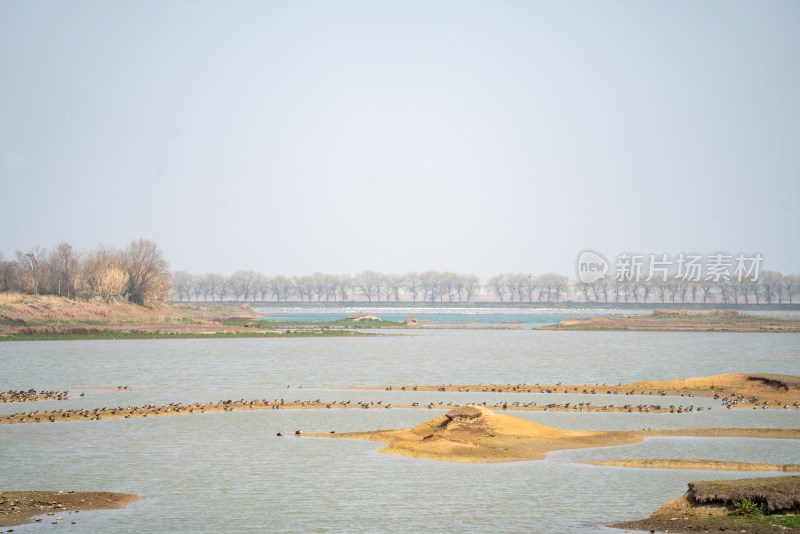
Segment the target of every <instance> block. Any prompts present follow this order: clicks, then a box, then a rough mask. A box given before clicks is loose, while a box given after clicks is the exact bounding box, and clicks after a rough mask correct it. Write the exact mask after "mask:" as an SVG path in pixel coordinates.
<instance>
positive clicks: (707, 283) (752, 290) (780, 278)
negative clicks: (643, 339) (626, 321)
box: [574, 271, 800, 304]
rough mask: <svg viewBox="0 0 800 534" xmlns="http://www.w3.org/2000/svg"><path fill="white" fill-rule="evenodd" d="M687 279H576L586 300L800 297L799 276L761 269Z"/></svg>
mask: <svg viewBox="0 0 800 534" xmlns="http://www.w3.org/2000/svg"><path fill="white" fill-rule="evenodd" d="M728 278H729V279H726V278H720V279H719V280H713V279H712V280H706V279H699V280H686V279H684V277H680V276H672V277H669V278H667V279H666V280H663V279H653V280H636V279H632V280H625V279H623V280H619V279H617V278H615V277H612V276H605V277H603V278H600V279H599V280H597V281H595V282H591V283H583V282H581V281H576V282H575V284H574V288H575V292H576V294H577V295H580V296H581V297H582V298H583V300H585V301H586V302H596V303H609V302H614V303H623V302H624V303H634V304H637V303H661V304H666V303H671V304H678V303H680V304H688V303H691V304H711V303H717V304H793V303H794V302H795V300H796V299H797V298H798V297H800V275H798V274H783V273H779V272H776V271H762V272H761V273H760V274H759V275H758V276H757V277H743V278H741V279H737V278H735V277H728Z"/></svg>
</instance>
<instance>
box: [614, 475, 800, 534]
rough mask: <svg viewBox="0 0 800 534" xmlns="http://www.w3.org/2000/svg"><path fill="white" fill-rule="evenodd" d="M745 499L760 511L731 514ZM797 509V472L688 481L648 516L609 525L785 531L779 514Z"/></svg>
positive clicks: (799, 502) (759, 532)
mask: <svg viewBox="0 0 800 534" xmlns="http://www.w3.org/2000/svg"><path fill="white" fill-rule="evenodd" d="M743 499H747V500H748V501H750V502H753V503H755V504H756V506H757V507H758V508H759V510H760V512H761V514H766V515H758V514H756V515H753V516H752V517H742V516H734V515H732V513H733V511H734V510H735V508H736V507H735V504H734V503H736V502H740V501H742V500H743ZM799 509H800V476H790V477H774V478H747V479H740V480H712V481H699V482H690V483H689V490H688V491H687V492H686V493H685V494H684V495H682V496H681V497H678V498H677V499H673V500H671V501H668V502H667V503H665V504H664V506H662V507H661V508H659V509H658V510H656V511H655V512H654V513H653V515H651V516H650V517H649V518H648V519H644V520H641V521H626V522H624V523H616V524H613V525H609V526H612V527H616V528H621V529H634V530H645V531H648V530H649V531H650V532H654V531H659V532H664V531H667V532H675V533H680V532H712V533H721V532H725V533H727V532H747V533H750V534H753V533H755V534H765V533H772V532H785V531H786V530H787V528H790V527H786V526H784V525H781V519H783V517H782V514H787V513H793V512H795V511H797V510H799Z"/></svg>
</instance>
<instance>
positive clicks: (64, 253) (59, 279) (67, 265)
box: [50, 241, 78, 298]
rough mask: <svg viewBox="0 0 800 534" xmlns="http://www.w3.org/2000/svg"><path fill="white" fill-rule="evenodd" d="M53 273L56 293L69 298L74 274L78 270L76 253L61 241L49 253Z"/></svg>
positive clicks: (71, 292) (72, 290) (72, 287)
mask: <svg viewBox="0 0 800 534" xmlns="http://www.w3.org/2000/svg"><path fill="white" fill-rule="evenodd" d="M50 260H51V262H52V264H53V274H54V276H55V282H56V293H57V294H58V295H62V296H66V297H67V298H71V297H72V296H73V294H74V287H75V276H76V273H77V270H78V254H77V253H76V252H75V250H74V249H73V248H72V245H70V244H69V243H66V242H64V241H62V242H61V243H59V244H58V245H56V246H55V248H54V249H53V251H52V253H51V254H50Z"/></svg>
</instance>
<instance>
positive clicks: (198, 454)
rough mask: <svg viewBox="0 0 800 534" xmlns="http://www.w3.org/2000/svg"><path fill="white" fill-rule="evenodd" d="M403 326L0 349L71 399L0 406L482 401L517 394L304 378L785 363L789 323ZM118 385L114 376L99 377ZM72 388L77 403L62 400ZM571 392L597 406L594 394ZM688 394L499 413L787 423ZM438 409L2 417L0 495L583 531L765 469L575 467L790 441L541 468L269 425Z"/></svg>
mask: <svg viewBox="0 0 800 534" xmlns="http://www.w3.org/2000/svg"><path fill="white" fill-rule="evenodd" d="M395 333H397V332H393V334H395ZM403 333H407V334H409V335H399V336H398V335H391V336H389V337H370V338H353V339H338V338H327V339H326V338H320V339H284V340H280V339H225V340H195V339H191V340H148V341H85V342H82V341H68V342H25V343H0V389H2V390H8V389H23V388H24V389H28V388H35V389H38V390H41V389H49V390H65V389H68V390H70V394H71V399H70V400H69V401H61V402H42V403H36V404H0V410H2V413H10V412H18V411H29V410H33V409H39V410H44V409H48V408H56V409H59V408H64V409H67V408H77V407H87V408H89V407H102V406H127V405H142V404H148V403H151V404H161V403H169V402H177V401H182V402H215V401H218V400H220V399H234V400H235V399H239V398H246V399H260V398H266V399H269V400H272V399H275V398H286V400H294V399H305V400H311V399H316V398H324V399H329V400H351V401H353V402H357V401H359V400H364V401H378V400H384V401H385V402H396V403H401V402H406V401H407V402H408V403H410V402H415V401H416V402H421V403H427V402H434V403H436V404H438V403H439V402H443V403H445V404H446V403H448V402H452V403H463V402H482V401H486V402H487V403H489V404H493V403H494V402H495V401H501V402H502V401H504V400H507V401H509V402H511V401H514V400H522V399H523V397H524V396H523V395H520V396H515V395H511V394H503V393H495V394H492V393H481V394H477V393H475V394H466V393H438V392H429V393H419V394H417V393H414V392H399V391H396V390H395V391H391V392H388V391H382V390H379V391H346V390H327V389H320V388H335V387H344V386H364V385H378V386H382V385H389V384H394V385H401V384H407V385H411V384H436V383H514V384H516V383H529V384H534V383H552V384H555V383H558V382H563V383H588V384H595V383H596V384H604V383H607V384H609V385H612V384H618V383H628V382H632V381H638V380H667V379H675V378H685V377H691V376H703V375H714V374H720V373H730V372H748V371H752V372H756V371H757V372H767V373H785V374H794V375H798V374H800V337H798V336H796V335H792V334H730V333H728V334H724V333H721V334H711V333H630V332H543V331H542V332H539V331H530V330H521V331H520V330H516V331H475V330H463V331H462V330H445V331H427V332H420V331H410V332H405V331H403ZM120 385H125V386H130V388H131V389H130V390H129V391H116V390H115V389H114V388H116V386H120ZM287 385H291V388H289V389H287ZM301 385H302V386H303V389H299V387H300V386H301ZM81 392H84V393H85V396H84V397H79V396H78V395H79V394H80V393H81ZM569 397H570V399H571V400H575V399H578V401H582V400H591V401H592V402H597V401H598V397H599V396H597V395H595V396H580V395H570V396H569ZM534 398H535V397H534V396H531V399H534ZM618 399H619V398H618ZM674 401H675V402H682V401H683V402H684V403H686V404H688V403H689V402H690V400H689V399H682V398H676V399H674ZM692 401H695V404H700V403H701V402H703V403H704V405H706V406H708V407H711V408H713V409H712V410H705V411H702V412H695V413H685V414H652V415H651V414H635V413H634V414H626V413H608V414H605V413H593V414H589V413H564V412H513V411H510V410H509V412H508V413H509V414H511V415H517V416H519V417H524V418H526V419H531V420H534V421H537V422H540V423H542V424H546V425H550V426H557V427H562V428H575V429H604V430H615V429H620V430H623V429H624V430H628V429H636V428H646V427H652V428H667V427H670V428H677V427H684V428H694V427H699V426H739V427H753V426H758V427H767V426H778V427H797V426H800V425H798V424H797V420H798V415H797V414H798V412H797V411H794V410H757V411H752V410H745V411H740V410H725V409H723V408H721V407H720V406H719V405H717V404H715V403H714V401H713V400H703V399H692ZM551 402H556V400H555V398H554V400H552V401H551ZM612 402H613V401H612ZM617 402H618V403H619V400H617ZM659 402H661V401H660V400H659ZM445 409H446V407H445V408H442V409H433V410H427V409H425V410H397V409H392V410H385V409H384V410H358V409H355V410H311V411H309V410H294V411H280V410H277V411H274V410H264V411H253V412H233V413H208V414H202V415H182V416H174V417H151V418H146V419H128V420H125V419H117V420H103V421H80V422H74V423H46V424H23V425H2V426H0V451H2V460H0V470H1V471H2V479H3V488H2V489H17V490H26V489H54V490H58V489H64V490H68V489H75V490H86V491H95V490H96V491H118V492H125V493H135V494H138V495H143V496H145V497H146V499H145V500H143V501H139V502H137V503H134V504H132V505H130V506H129V507H127V508H126V509H123V510H110V511H102V512H80V513H77V514H69V515H66V514H64V521H61V522H60V524H59V526H58V529H59V531H63V532H215V533H218V532H308V531H315V532H338V531H354V532H376V531H384V532H385V531H393V532H395V531H452V532H461V531H481V532H485V531H504V532H509V531H511V532H513V531H519V532H538V533H558V532H565V533H566V532H599V531H604V530H605V528H604V527H602V524H603V523H608V522H613V521H622V520H631V519H640V518H644V517H647V516H648V515H649V514H650V513H651V512H652V511H654V510H655V509H656V508H658V507H659V506H660V505H661V504H663V502H664V501H666V500H668V499H671V498H674V497H677V496H679V495H681V494H682V493H683V492H684V491H685V489H686V483H687V482H689V481H691V480H699V479H711V478H740V477H742V476H764V475H765V473H751V474H749V475H748V474H745V473H742V472H726V471H714V472H707V471H666V470H642V469H623V468H610V467H599V466H587V465H581V464H578V463H574V462H579V461H592V460H605V459H618V458H624V457H642V458H648V457H659V458H661V457H679V458H687V457H688V458H702V459H718V460H740V461H756V462H772V463H800V446H798V445H797V443H796V442H790V441H784V440H752V439H708V438H705V439H700V438H654V439H648V440H646V441H645V442H643V443H641V444H638V445H630V446H626V447H617V448H604V449H591V450H579V451H560V452H555V453H551V454H550V455H548V459H547V460H544V461H540V462H518V463H508V464H450V463H439V462H433V461H426V460H415V459H409V458H400V457H393V456H388V455H383V454H379V453H376V452H375V451H376V450H377V449H379V448H380V447H382V445H381V444H377V443H369V442H360V441H350V440H327V439H319V438H304V437H301V438H296V437H283V438H278V437H277V436H276V433H277V432H278V431H283V432H285V433H292V432H294V431H295V430H297V429H302V430H303V431H304V432H328V431H330V430H336V431H338V432H343V431H358V430H376V429H381V428H408V427H411V426H414V425H417V424H420V423H422V422H424V421H426V420H428V419H431V418H433V417H435V416H438V415H440V414H442V413H444V410H445ZM71 521H75V524H74V525H72V524H71ZM48 526H49V525H48ZM43 528H45V526H44V525H30V526H18V527H15V530H16V531H17V532H38V531H41V530H42V529H43ZM614 532H617V531H614Z"/></svg>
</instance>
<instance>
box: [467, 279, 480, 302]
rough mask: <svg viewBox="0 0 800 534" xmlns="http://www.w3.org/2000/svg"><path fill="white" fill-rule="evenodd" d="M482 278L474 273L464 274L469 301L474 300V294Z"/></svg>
mask: <svg viewBox="0 0 800 534" xmlns="http://www.w3.org/2000/svg"><path fill="white" fill-rule="evenodd" d="M480 282H481V281H480V279H479V278H478V277H477V276H475V275H474V274H468V275H465V276H464V294H465V295H466V297H467V302H471V301H472V295H473V293H475V291H476V290H477V289H478V287H480Z"/></svg>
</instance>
